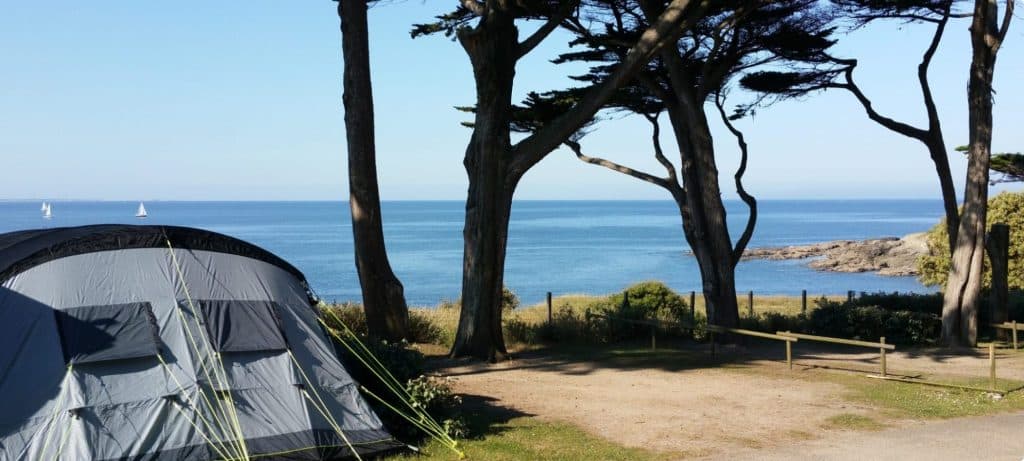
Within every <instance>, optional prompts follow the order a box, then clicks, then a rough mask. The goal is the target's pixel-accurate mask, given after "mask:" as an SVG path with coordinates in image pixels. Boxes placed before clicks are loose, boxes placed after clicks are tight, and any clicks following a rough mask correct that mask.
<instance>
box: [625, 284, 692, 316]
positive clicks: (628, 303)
mask: <svg viewBox="0 0 1024 461" xmlns="http://www.w3.org/2000/svg"><path fill="white" fill-rule="evenodd" d="M608 300H609V302H610V303H611V305H612V306H613V307H617V309H612V310H613V311H615V312H617V313H618V314H619V316H623V317H628V318H637V319H659V318H660V319H680V318H683V315H684V314H686V315H688V313H689V310H688V307H687V304H686V301H685V300H684V299H683V297H682V296H679V294H677V293H676V292H674V291H672V289H671V288H669V287H668V286H666V285H665V284H664V283H662V282H657V281H648V282H640V283H637V284H635V285H632V286H630V287H628V288H626V289H625V290H623V292H622V293H621V294H615V295H612V296H610V297H609V299H608Z"/></svg>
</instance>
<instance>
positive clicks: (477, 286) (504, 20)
mask: <svg viewBox="0 0 1024 461" xmlns="http://www.w3.org/2000/svg"><path fill="white" fill-rule="evenodd" d="M459 41H460V43H462V46H463V48H464V49H465V50H466V54H468V55H469V58H470V61H471V63H472V64H473V76H474V79H475V81H476V93H477V107H476V116H475V120H474V126H473V135H472V137H471V138H470V142H469V146H468V147H467V148H466V156H465V159H464V161H463V163H464V165H465V168H466V174H467V175H468V176H469V193H468V195H467V197H466V224H465V228H464V229H463V237H464V250H463V251H464V253H463V262H462V264H463V267H462V312H461V314H460V317H459V329H458V331H457V333H456V335H455V344H454V345H453V346H452V350H451V356H452V357H463V356H472V357H476V358H479V359H482V360H487V361H490V362H495V361H498V360H502V359H503V358H504V357H505V356H506V355H507V354H508V352H507V350H506V349H505V340H504V338H503V337H502V329H501V314H502V312H501V290H502V285H503V276H504V268H505V247H506V242H507V237H508V222H509V217H510V215H511V211H512V197H513V194H514V192H515V186H516V183H517V182H518V179H519V178H518V177H517V176H515V175H513V174H511V173H510V164H511V162H510V160H511V149H512V146H511V139H510V126H509V123H510V121H511V114H512V83H513V80H514V78H515V64H516V59H517V57H516V51H517V44H518V32H517V30H516V27H515V23H514V19H513V17H512V16H511V15H508V14H507V13H505V12H502V11H500V10H497V9H495V10H490V13H489V14H488V15H487V16H486V17H485V18H484V19H483V20H482V22H481V24H480V26H478V27H477V28H476V29H473V30H464V31H461V32H460V33H459Z"/></svg>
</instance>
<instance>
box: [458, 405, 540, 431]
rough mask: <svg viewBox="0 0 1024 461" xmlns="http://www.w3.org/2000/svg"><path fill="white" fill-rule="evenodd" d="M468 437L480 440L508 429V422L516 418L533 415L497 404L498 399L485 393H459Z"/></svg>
mask: <svg viewBox="0 0 1024 461" xmlns="http://www.w3.org/2000/svg"><path fill="white" fill-rule="evenodd" d="M460 396H461V397H462V410H463V415H464V416H465V418H466V426H467V429H468V430H469V438H470V439H473V440H480V439H483V438H485V437H490V436H495V435H500V434H502V433H505V432H507V431H509V430H510V429H511V428H510V427H509V425H508V424H509V422H511V421H512V420H513V419H516V418H522V417H528V416H535V415H533V414H531V413H526V412H523V411H520V410H517V409H515V408H512V407H508V406H505V405H500V404H498V399H495V398H493V397H488V396H485V395H475V394H460Z"/></svg>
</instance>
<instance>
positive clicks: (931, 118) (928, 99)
mask: <svg viewBox="0 0 1024 461" xmlns="http://www.w3.org/2000/svg"><path fill="white" fill-rule="evenodd" d="M1011 1H1012V0H1011ZM952 8H953V2H952V1H949V2H947V3H946V6H945V9H943V11H942V17H941V18H940V19H939V21H938V25H937V26H935V33H934V34H933V35H932V41H931V43H929V44H928V49H927V50H925V52H924V55H923V56H921V64H919V65H918V66H917V80H918V83H919V84H920V85H921V94H922V95H923V96H924V107H925V110H926V111H927V112H928V130H929V131H939V130H940V124H939V111H938V109H937V108H936V107H935V99H934V98H933V97H932V89H931V85H930V84H929V83H928V68H929V67H930V66H931V63H932V58H934V57H935V52H936V50H938V49H939V42H940V41H942V35H943V33H944V32H945V30H946V23H948V22H949V16H950V14H951V11H952Z"/></svg>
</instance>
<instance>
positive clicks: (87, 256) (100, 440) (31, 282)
mask: <svg viewBox="0 0 1024 461" xmlns="http://www.w3.org/2000/svg"><path fill="white" fill-rule="evenodd" d="M312 300H313V296H311V294H310V292H309V290H308V287H307V284H306V281H305V278H304V276H303V275H302V273H301V272H299V270H298V269H296V268H295V267H294V266H292V265H290V264H289V263H287V262H285V261H284V260H282V259H281V258H279V257H277V256H275V255H273V254H272V253H270V252H268V251H266V250H264V249H261V248H259V247H256V246H254V245H251V244H249V243H246V242H244V241H241V240H238V239H235V238H232V237H228V236H225V235H221V234H217V233H213V232H208V231H204V230H199V229H192V228H185V227H171V226H130V225H97V226H84V227H67V228H54V229H42V230H29V231H20V232H13V233H8V234H0V460H52V459H67V460H90V459H96V460H115V459H116V460H129V459H132V460H135V459H167V460H172V459H173V460H208V459H348V458H353V457H359V456H365V455H368V454H376V453H380V452H382V451H385V450H391V449H394V448H396V447H398V446H401V445H400V444H399V443H397V442H396V441H395V440H394V439H393V437H391V435H390V434H388V432H387V431H386V430H385V429H384V428H383V427H382V425H381V422H380V420H379V419H378V418H377V416H376V415H375V414H374V413H373V411H372V410H371V409H370V407H369V406H368V405H367V403H366V402H365V401H364V400H363V398H362V396H361V395H360V394H359V392H358V384H356V383H355V382H354V381H353V380H352V378H351V377H350V376H349V374H348V373H347V372H346V371H345V368H344V366H343V365H342V364H341V363H340V362H339V361H338V359H337V357H336V356H335V353H334V349H333V346H332V343H331V342H330V341H329V340H328V338H327V336H326V335H325V332H324V330H322V328H321V326H320V324H319V323H318V320H317V312H316V309H315V307H314V305H313V304H312V302H313V301H312Z"/></svg>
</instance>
